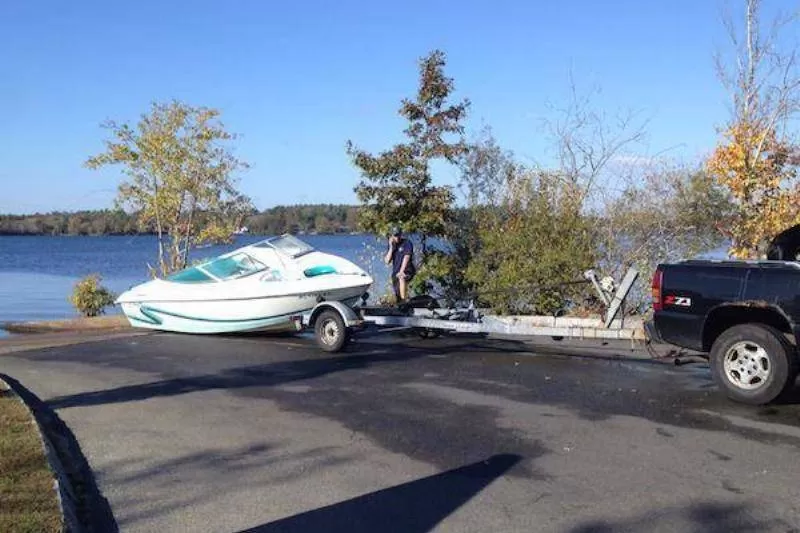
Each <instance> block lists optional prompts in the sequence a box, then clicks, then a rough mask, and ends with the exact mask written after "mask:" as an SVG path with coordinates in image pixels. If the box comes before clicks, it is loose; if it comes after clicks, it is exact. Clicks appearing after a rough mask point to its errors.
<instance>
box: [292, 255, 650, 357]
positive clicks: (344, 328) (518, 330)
mask: <svg viewBox="0 0 800 533" xmlns="http://www.w3.org/2000/svg"><path fill="white" fill-rule="evenodd" d="M638 276H639V272H638V271H637V270H636V269H634V268H631V269H629V270H628V271H627V272H626V274H625V276H624V277H623V278H622V281H621V282H620V283H619V284H618V285H617V284H616V283H615V282H614V280H613V279H612V278H604V279H602V280H601V279H599V278H598V277H597V274H596V273H595V272H594V271H593V270H588V271H586V272H585V273H584V280H583V281H585V282H587V283H591V285H592V286H593V288H594V289H595V292H596V293H597V295H598V296H599V298H600V300H601V302H602V303H603V304H604V306H605V307H606V312H605V314H604V316H603V317H602V319H601V321H599V323H598V324H596V325H595V324H594V323H595V322H598V321H597V320H592V319H572V320H573V321H581V320H584V321H586V320H588V321H589V322H592V323H593V325H592V326H586V325H582V323H580V322H578V323H575V322H572V323H567V324H559V323H558V320H559V319H558V318H555V317H554V318H552V319H550V317H544V318H546V319H547V320H546V322H550V320H552V322H550V323H536V322H535V321H526V320H517V321H509V320H507V319H503V318H502V317H498V316H494V315H486V314H484V313H482V312H481V311H480V310H479V309H477V308H476V307H475V305H474V302H470V304H469V305H468V306H466V307H450V308H439V307H437V306H436V305H429V306H423V307H412V308H407V309H404V308H400V307H386V306H369V305H366V301H365V300H364V301H362V303H361V305H353V306H351V305H347V304H345V303H343V302H339V301H328V300H322V301H320V302H319V303H317V305H316V306H315V307H314V308H313V309H312V310H311V311H310V312H308V313H306V314H304V315H300V316H296V317H293V321H294V324H295V329H297V330H298V331H302V330H306V329H312V330H313V332H314V337H315V340H316V342H317V345H318V346H319V347H320V349H322V350H324V351H326V352H339V351H341V350H343V349H344V348H345V347H346V346H347V345H348V344H349V342H350V340H351V339H352V338H353V335H355V334H357V333H358V332H362V331H365V330H373V331H384V332H385V331H396V330H398V329H410V330H413V331H416V332H417V333H418V334H419V335H420V336H421V337H423V338H432V337H436V336H439V335H441V334H444V333H457V334H458V333H470V334H487V335H488V334H492V335H496V336H499V337H509V338H527V337H551V338H561V337H564V338H566V337H572V338H578V337H580V338H586V337H587V336H588V337H591V338H599V339H620V338H631V337H622V336H620V332H621V331H622V328H623V326H624V313H623V317H622V318H620V319H617V316H618V315H619V314H620V310H622V309H623V305H624V302H625V298H626V297H627V296H628V293H629V292H630V290H631V288H632V287H633V284H634V283H635V282H636V279H637V278H638ZM431 301H432V302H435V300H432V299H431ZM567 320H569V319H567ZM562 322H563V319H562ZM587 329H591V334H588V335H587Z"/></svg>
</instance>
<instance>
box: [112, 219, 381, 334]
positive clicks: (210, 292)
mask: <svg viewBox="0 0 800 533" xmlns="http://www.w3.org/2000/svg"><path fill="white" fill-rule="evenodd" d="M370 285H372V278H371V277H370V276H369V274H367V273H366V272H365V271H364V270H362V269H361V268H359V267H358V266H356V265H355V264H353V263H352V262H350V261H348V260H346V259H344V258H342V257H338V256H335V255H331V254H328V253H323V252H320V251H318V250H315V249H314V248H313V247H312V246H310V245H308V244H307V243H305V242H303V241H301V240H300V239H297V238H296V237H293V236H291V235H283V236H281V237H275V238H272V239H267V240H265V241H262V242H258V243H256V244H252V245H249V246H245V247H242V248H239V249H237V250H234V251H232V252H230V253H227V254H224V255H221V256H219V257H217V258H215V259H211V260H209V261H207V262H204V263H201V264H199V265H195V266H192V267H190V268H186V269H184V270H181V271H179V272H176V273H175V274H172V275H171V276H169V277H167V278H166V279H154V280H152V281H148V282H146V283H142V284H141V285H137V286H135V287H133V288H131V289H130V290H128V291H126V292H124V293H122V294H121V295H120V296H119V298H117V301H116V303H118V304H120V305H121V307H122V311H123V313H125V316H126V317H127V318H128V320H129V321H130V323H131V325H132V326H134V327H140V328H150V329H159V330H166V331H177V332H181V333H230V332H243V331H276V330H286V329H291V328H292V327H293V320H294V318H295V317H297V316H299V315H302V314H303V313H305V312H307V311H309V310H311V309H312V308H313V307H314V306H315V305H316V304H317V303H318V302H319V301H322V300H330V301H333V300H336V301H341V302H345V303H347V304H349V305H353V304H355V303H356V302H357V301H358V300H359V299H360V298H361V297H362V295H364V294H365V292H366V291H367V289H368V288H369V287H370Z"/></svg>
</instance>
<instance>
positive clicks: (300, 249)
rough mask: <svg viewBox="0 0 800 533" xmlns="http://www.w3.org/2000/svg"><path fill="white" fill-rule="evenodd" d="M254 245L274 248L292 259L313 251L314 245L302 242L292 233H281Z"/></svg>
mask: <svg viewBox="0 0 800 533" xmlns="http://www.w3.org/2000/svg"><path fill="white" fill-rule="evenodd" d="M254 246H257V247H259V248H274V249H276V250H278V251H279V252H281V253H282V254H284V255H288V256H289V257H291V258H292V259H296V258H298V257H300V256H301V255H306V254H308V253H311V252H313V251H314V247H313V246H310V245H309V244H306V243H304V242H303V241H301V240H300V239H298V238H297V237H293V236H292V235H281V236H280V237H273V238H272V239H267V240H266V241H262V242H260V243H258V244H256V245H254Z"/></svg>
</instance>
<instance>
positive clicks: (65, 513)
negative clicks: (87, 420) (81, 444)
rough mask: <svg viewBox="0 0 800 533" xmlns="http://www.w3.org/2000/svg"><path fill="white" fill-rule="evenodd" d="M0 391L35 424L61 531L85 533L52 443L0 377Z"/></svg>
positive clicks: (35, 419) (66, 478) (70, 489)
mask: <svg viewBox="0 0 800 533" xmlns="http://www.w3.org/2000/svg"><path fill="white" fill-rule="evenodd" d="M0 391H10V392H11V394H13V395H14V397H15V398H16V399H17V400H18V401H19V402H20V403H21V404H22V405H24V406H25V409H26V410H27V411H28V414H29V415H30V417H31V420H33V421H34V422H36V431H37V432H38V433H39V441H40V442H41V444H42V449H43V451H44V454H45V458H46V459H47V463H48V465H49V466H50V470H51V471H52V472H53V474H54V477H55V479H54V480H53V485H54V487H53V488H54V490H55V492H56V497H57V498H58V506H59V510H60V511H61V525H62V529H63V531H66V532H67V533H85V530H84V528H83V526H81V523H80V521H79V520H78V513H77V510H76V501H77V497H76V495H75V490H74V489H73V487H72V484H71V483H70V481H69V477H68V476H67V474H66V471H65V470H64V465H63V464H62V463H61V460H60V459H59V458H58V455H57V454H56V452H55V448H54V447H53V443H52V442H51V441H50V439H49V438H48V437H47V435H46V433H45V432H44V430H43V429H42V425H41V423H40V422H39V420H38V419H37V417H36V415H35V414H34V412H33V409H31V407H30V405H28V404H27V403H26V402H25V401H24V400H23V399H22V396H21V395H20V394H19V393H18V392H17V391H16V390H15V389H14V387H12V386H11V385H10V384H9V383H8V382H7V381H6V380H4V379H3V378H2V377H0Z"/></svg>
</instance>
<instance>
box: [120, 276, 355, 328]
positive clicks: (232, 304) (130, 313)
mask: <svg viewBox="0 0 800 533" xmlns="http://www.w3.org/2000/svg"><path fill="white" fill-rule="evenodd" d="M365 289H366V287H360V288H358V289H355V290H354V289H353V288H349V289H346V290H345V289H343V290H340V291H330V292H329V293H328V298H327V299H329V300H336V301H342V302H345V303H347V304H348V305H353V304H355V303H356V302H357V301H358V300H359V299H360V297H361V295H362V294H363V293H364V290H365ZM316 304H317V299H316V296H315V295H314V294H306V295H294V296H269V297H253V298H247V299H223V300H205V301H158V300H153V301H146V302H123V303H121V307H122V311H123V313H124V314H125V316H126V317H127V318H128V321H129V322H130V324H131V326H133V327H137V328H146V329H156V330H163V331H174V332H178V333H197V334H215V333H234V332H252V331H265V332H266V331H272V332H279V331H291V330H293V329H295V325H294V321H293V320H292V317H295V316H298V315H302V314H303V313H306V312H308V311H310V310H311V309H313V308H314V306H315V305H316Z"/></svg>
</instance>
